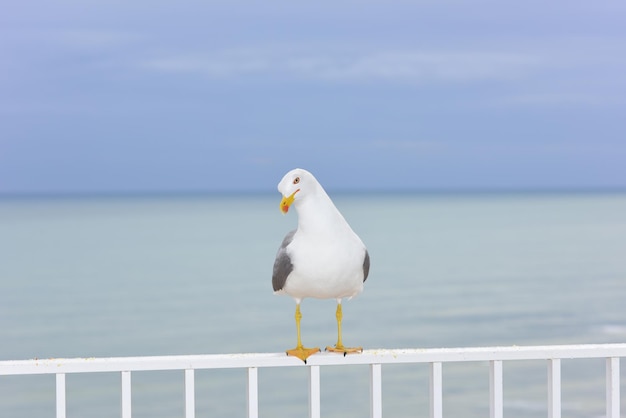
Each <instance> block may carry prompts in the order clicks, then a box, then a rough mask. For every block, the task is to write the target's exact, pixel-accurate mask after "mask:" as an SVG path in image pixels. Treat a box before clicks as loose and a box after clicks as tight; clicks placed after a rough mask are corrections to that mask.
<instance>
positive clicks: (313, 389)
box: [309, 366, 322, 418]
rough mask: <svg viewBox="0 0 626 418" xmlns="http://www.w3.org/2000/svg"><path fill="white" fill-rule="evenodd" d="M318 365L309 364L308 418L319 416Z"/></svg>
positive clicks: (320, 412)
mask: <svg viewBox="0 0 626 418" xmlns="http://www.w3.org/2000/svg"><path fill="white" fill-rule="evenodd" d="M320 405H321V393H320V366H309V418H320V417H321V415H322V410H321V406H320Z"/></svg>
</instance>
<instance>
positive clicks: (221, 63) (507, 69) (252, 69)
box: [141, 49, 540, 83]
mask: <svg viewBox="0 0 626 418" xmlns="http://www.w3.org/2000/svg"><path fill="white" fill-rule="evenodd" d="M539 64H540V63H539V60H538V58H537V57H534V56H531V55H527V54H515V53H508V52H506V53H499V52H474V53H472V52H429V51H412V50H401V51H389V52H387V51H385V52H376V51H373V52H360V53H359V52H356V53H355V52H351V51H332V52H326V53H300V52H293V51H289V50H283V51H280V50H278V51H277V50H263V49H256V50H254V49H249V50H245V49H244V50H230V51H224V52H217V53H206V54H193V55H186V56H170V57H163V58H154V59H150V60H146V61H144V62H142V63H141V66H142V67H143V68H146V69H150V70H154V71H160V72H166V73H192V74H198V75H203V76H205V77H211V78H234V77H254V76H264V77H266V76H277V77H279V76H280V77H285V76H286V77H290V78H296V79H306V80H317V81H335V82H357V83H364V82H365V83H366V82H372V81H376V82H380V81H384V82H392V83H393V82H395V83H425V82H471V81H477V80H494V79H513V78H518V77H522V76H524V75H526V74H529V73H532V72H533V71H535V70H536V68H537V67H538V66H539Z"/></svg>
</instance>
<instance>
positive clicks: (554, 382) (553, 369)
mask: <svg viewBox="0 0 626 418" xmlns="http://www.w3.org/2000/svg"><path fill="white" fill-rule="evenodd" d="M548 418H561V360H560V359H549V360H548Z"/></svg>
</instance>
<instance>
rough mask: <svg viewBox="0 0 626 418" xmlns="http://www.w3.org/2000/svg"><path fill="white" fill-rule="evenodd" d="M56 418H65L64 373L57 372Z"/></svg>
mask: <svg viewBox="0 0 626 418" xmlns="http://www.w3.org/2000/svg"><path fill="white" fill-rule="evenodd" d="M56 409H57V415H56V418H65V414H66V401H65V374H64V373H57V375H56Z"/></svg>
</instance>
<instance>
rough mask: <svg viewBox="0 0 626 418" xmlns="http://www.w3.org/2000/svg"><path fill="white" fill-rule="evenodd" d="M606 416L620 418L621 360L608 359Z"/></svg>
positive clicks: (615, 358)
mask: <svg viewBox="0 0 626 418" xmlns="http://www.w3.org/2000/svg"><path fill="white" fill-rule="evenodd" d="M606 416H607V418H620V375H619V358H617V357H610V358H607V359H606Z"/></svg>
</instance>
